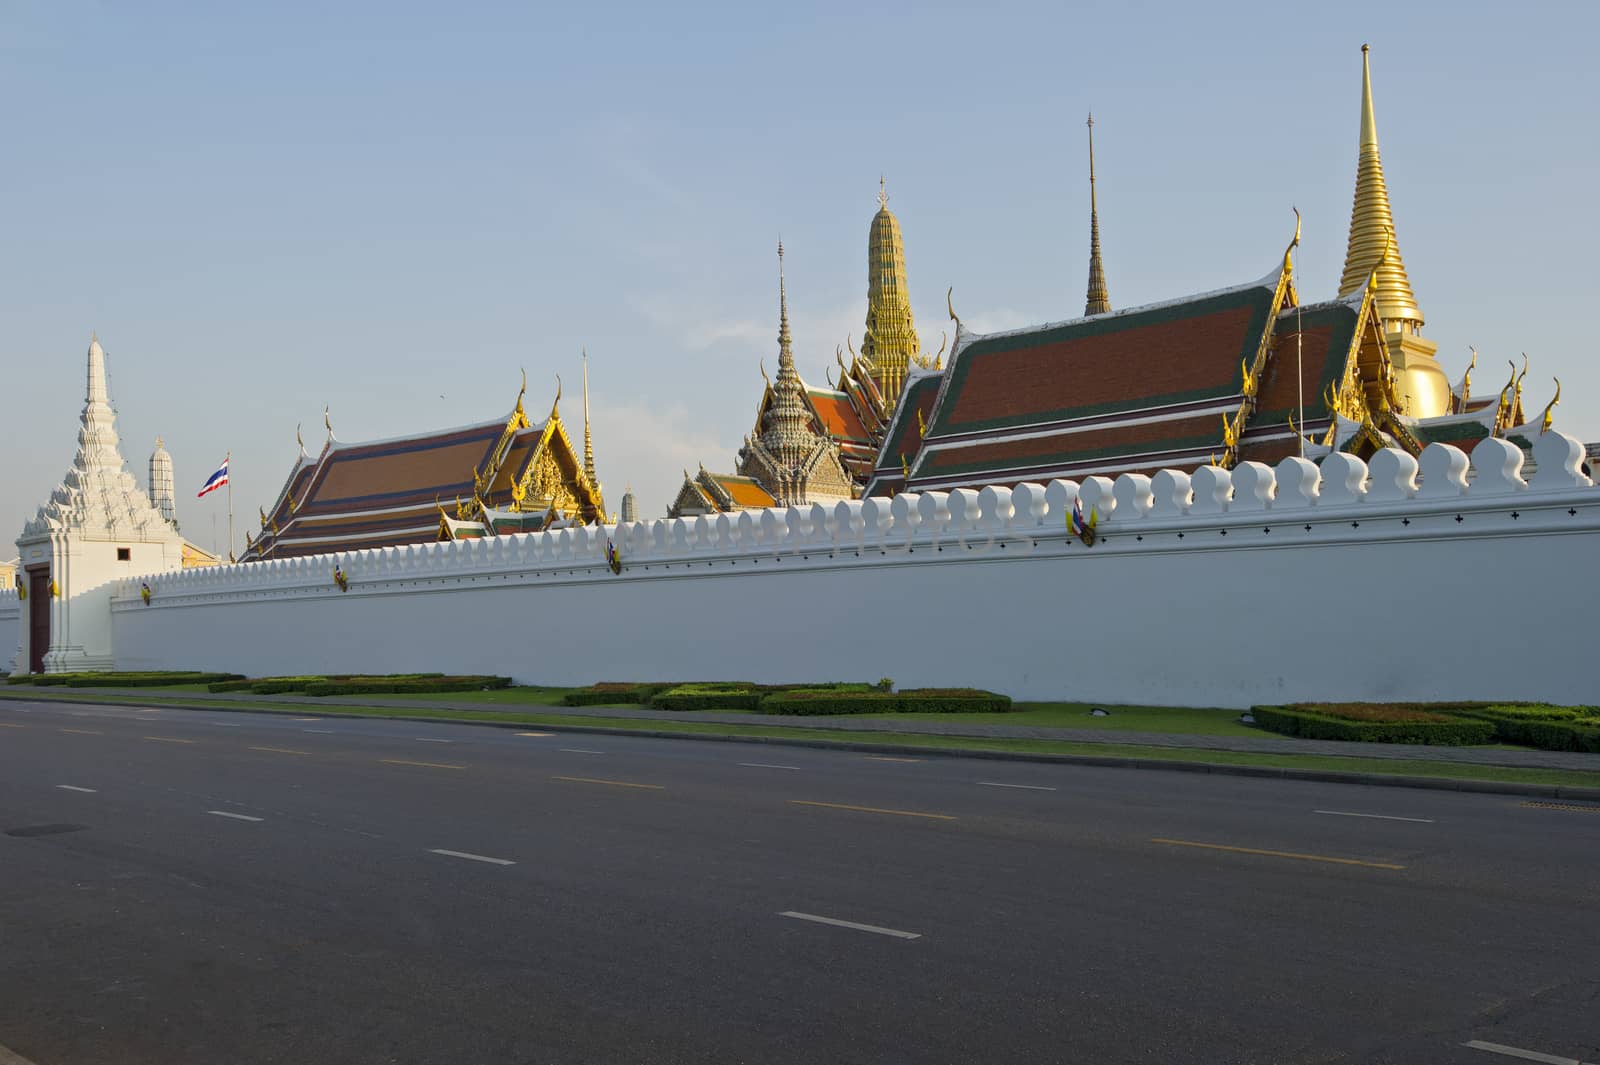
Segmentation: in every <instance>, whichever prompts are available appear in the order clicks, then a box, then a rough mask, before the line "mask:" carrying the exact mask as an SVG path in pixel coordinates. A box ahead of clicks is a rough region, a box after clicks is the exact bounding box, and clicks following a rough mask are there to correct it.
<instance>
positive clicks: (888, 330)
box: [861, 177, 933, 411]
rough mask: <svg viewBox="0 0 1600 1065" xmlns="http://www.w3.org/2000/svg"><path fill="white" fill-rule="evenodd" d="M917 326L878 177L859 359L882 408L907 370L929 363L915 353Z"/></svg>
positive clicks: (901, 250)
mask: <svg viewBox="0 0 1600 1065" xmlns="http://www.w3.org/2000/svg"><path fill="white" fill-rule="evenodd" d="M921 351H922V345H921V342H920V341H918V340H917V325H916V322H914V321H913V320H912V318H911V292H910V289H909V288H907V286H906V250H905V242H904V241H903V240H902V239H901V236H900V221H899V219H897V218H895V216H894V213H893V212H892V211H890V210H889V192H888V188H887V186H886V184H885V182H884V180H883V178H881V177H880V178H879V179H878V213H877V214H875V215H873V216H872V228H871V229H870V230H869V231H868V233H867V330H866V333H865V334H863V336H862V338H861V358H862V359H863V360H864V361H865V362H866V364H867V371H868V373H869V374H870V375H871V376H872V379H873V381H874V382H875V383H876V384H877V386H878V392H879V393H880V394H881V395H882V397H883V400H884V406H885V410H886V411H888V410H893V409H894V404H895V400H897V399H899V398H900V390H901V389H902V388H904V387H905V383H906V373H907V369H908V368H909V367H910V366H912V365H916V366H923V367H928V366H931V365H932V363H933V360H932V359H928V358H926V357H924V356H923V355H922V354H921Z"/></svg>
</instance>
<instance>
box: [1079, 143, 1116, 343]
mask: <svg viewBox="0 0 1600 1065" xmlns="http://www.w3.org/2000/svg"><path fill="white" fill-rule="evenodd" d="M1110 311H1111V293H1109V292H1107V291H1106V268H1105V264H1104V263H1102V262H1101V261H1100V209H1099V205H1098V204H1097V203H1096V202H1095V196H1094V115H1093V114H1090V115H1089V292H1088V295H1087V297H1086V298H1085V300H1084V304H1083V313H1084V314H1085V315H1090V314H1109V313H1110Z"/></svg>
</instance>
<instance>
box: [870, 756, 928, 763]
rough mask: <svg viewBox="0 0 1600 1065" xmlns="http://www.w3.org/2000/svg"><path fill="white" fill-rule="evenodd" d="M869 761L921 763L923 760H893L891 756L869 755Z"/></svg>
mask: <svg viewBox="0 0 1600 1065" xmlns="http://www.w3.org/2000/svg"><path fill="white" fill-rule="evenodd" d="M867 761H869V762H920V761H922V759H920V758H891V757H890V756H889V755H886V754H869V755H867Z"/></svg>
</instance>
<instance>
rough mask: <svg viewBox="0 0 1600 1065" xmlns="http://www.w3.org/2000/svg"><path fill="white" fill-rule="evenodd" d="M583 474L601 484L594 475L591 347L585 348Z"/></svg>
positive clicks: (593, 481)
mask: <svg viewBox="0 0 1600 1065" xmlns="http://www.w3.org/2000/svg"><path fill="white" fill-rule="evenodd" d="M583 474H584V476H585V477H587V478H589V483H590V484H592V485H595V486H597V487H598V486H599V484H600V482H599V481H598V480H597V479H596V478H595V475H594V437H593V436H592V435H591V434H590V432H589V349H588V348H584V349H583Z"/></svg>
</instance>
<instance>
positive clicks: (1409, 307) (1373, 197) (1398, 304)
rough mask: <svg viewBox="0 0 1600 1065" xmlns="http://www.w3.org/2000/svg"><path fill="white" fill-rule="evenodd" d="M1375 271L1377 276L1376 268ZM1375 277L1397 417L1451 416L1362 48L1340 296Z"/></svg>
mask: <svg viewBox="0 0 1600 1065" xmlns="http://www.w3.org/2000/svg"><path fill="white" fill-rule="evenodd" d="M1374 267H1376V268H1377V273H1376V274H1375V275H1374V274H1373V268H1374ZM1369 276H1371V277H1373V278H1374V283H1375V284H1376V292H1375V293H1374V296H1375V300H1376V304H1377V310H1378V316H1379V317H1380V318H1381V319H1382V320H1383V335H1384V346H1385V347H1386V348H1387V349H1388V353H1389V360H1390V362H1391V363H1392V364H1393V371H1394V392H1395V394H1396V396H1398V397H1399V399H1400V403H1401V409H1400V411H1399V413H1401V414H1405V415H1408V416H1410V417H1413V418H1437V417H1439V416H1441V415H1445V414H1449V413H1451V412H1452V409H1453V407H1454V404H1453V403H1452V394H1451V389H1450V381H1449V379H1448V378H1446V377H1445V375H1444V371H1443V370H1442V369H1440V367H1439V362H1438V360H1437V359H1436V358H1435V357H1434V355H1435V353H1436V352H1437V351H1438V350H1439V346H1438V345H1437V344H1435V343H1433V342H1432V341H1431V340H1425V339H1423V337H1422V335H1421V330H1422V325H1423V317H1422V310H1421V308H1419V307H1418V306H1417V298H1416V296H1415V295H1413V294H1412V291H1411V279H1410V278H1409V277H1407V276H1406V267H1405V263H1404V262H1403V261H1402V260H1401V258H1400V245H1399V242H1398V239H1397V238H1396V236H1395V229H1394V215H1393V213H1392V212H1391V210H1390V208H1389V190H1388V187H1387V185H1385V183H1384V180H1383V162H1382V160H1381V159H1380V158H1379V156H1378V123H1377V120H1376V119H1375V118H1374V117H1373V108H1372V64H1371V60H1370V49H1369V48H1368V46H1367V45H1362V46H1361V149H1360V157H1359V160H1358V162H1357V163H1356V194H1355V202H1354V204H1353V206H1352V207H1351V211H1350V243H1349V245H1348V248H1347V249H1346V251H1345V258H1344V275H1343V277H1342V278H1341V279H1340V281H1339V295H1340V296H1341V297H1345V296H1350V295H1353V294H1354V293H1356V292H1357V291H1359V290H1360V288H1361V286H1362V285H1365V284H1366V283H1367V281H1368V278H1369Z"/></svg>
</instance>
